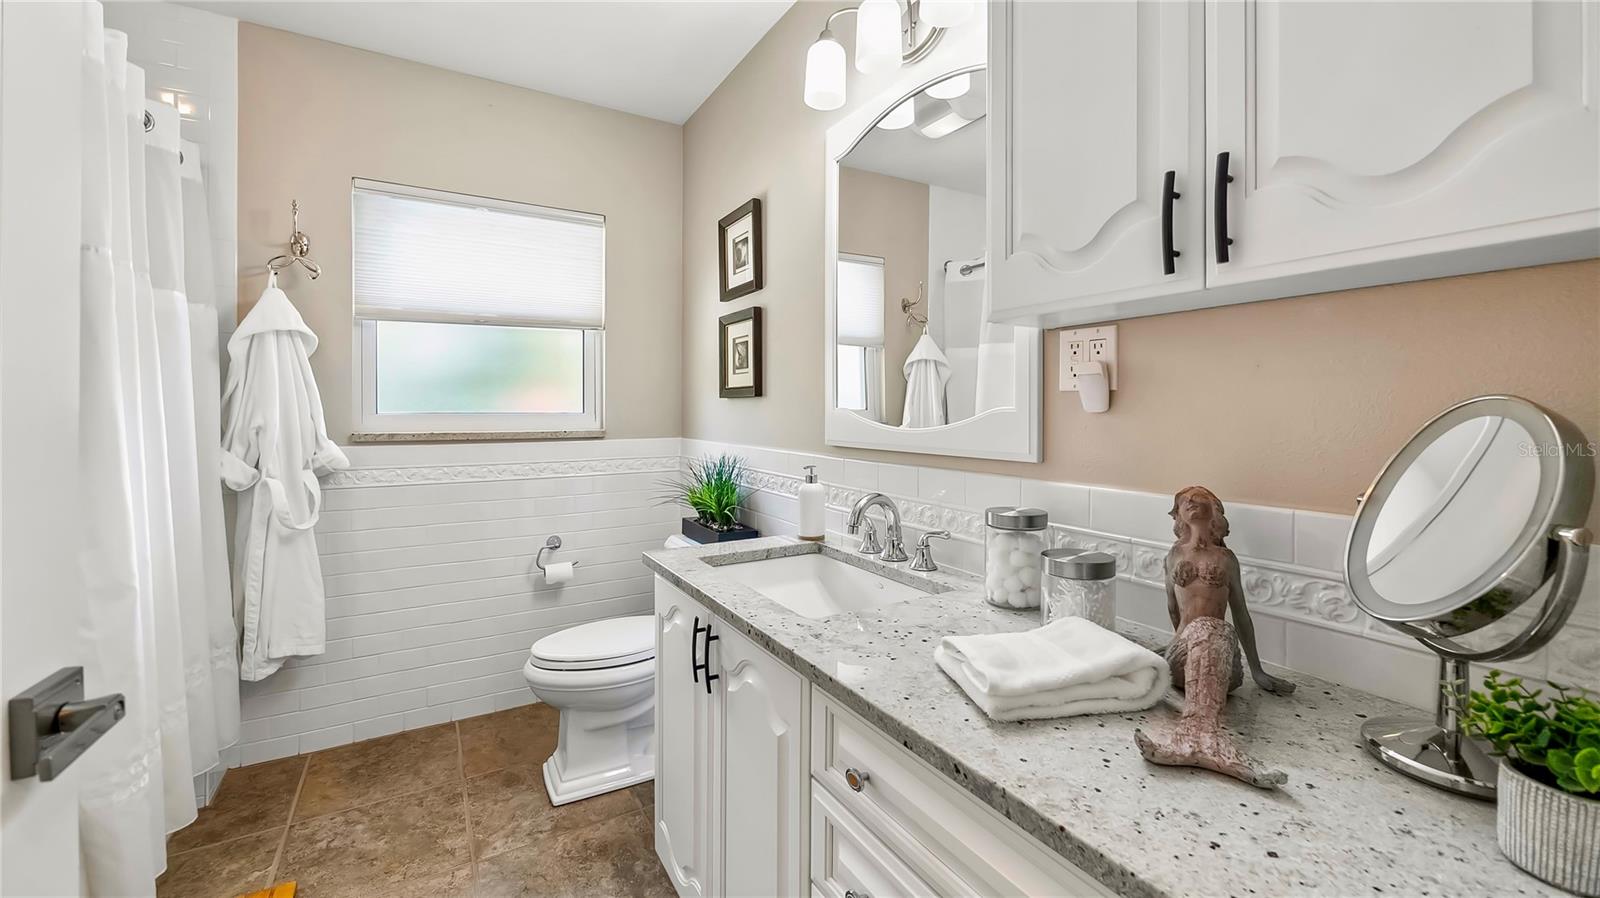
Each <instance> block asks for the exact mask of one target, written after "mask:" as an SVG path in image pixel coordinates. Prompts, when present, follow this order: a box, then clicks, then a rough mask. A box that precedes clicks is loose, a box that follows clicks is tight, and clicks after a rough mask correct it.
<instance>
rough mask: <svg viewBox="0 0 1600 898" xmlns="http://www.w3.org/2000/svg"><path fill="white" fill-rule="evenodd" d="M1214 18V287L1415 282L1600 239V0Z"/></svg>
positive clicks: (1220, 3)
mask: <svg viewBox="0 0 1600 898" xmlns="http://www.w3.org/2000/svg"><path fill="white" fill-rule="evenodd" d="M1206 16H1207V22H1206V26H1207V27H1206V79H1207V81H1206V85H1207V100H1206V103H1207V119H1208V120H1207V125H1206V143H1207V146H1206V157H1207V161H1208V164H1210V165H1211V166H1212V167H1213V168H1212V175H1213V179H1212V180H1211V181H1210V182H1209V183H1208V188H1207V194H1208V195H1207V198H1206V200H1207V203H1208V205H1211V208H1212V210H1213V213H1214V214H1215V215H1216V217H1217V222H1216V224H1215V225H1214V227H1213V234H1212V237H1213V241H1214V242H1213V243H1212V244H1211V245H1210V246H1209V247H1208V249H1209V252H1208V253H1207V258H1206V263H1207V268H1208V272H1207V283H1208V285H1209V286H1223V285H1228V284H1235V283H1242V282H1246V281H1259V280H1262V279H1266V278H1280V277H1286V276H1288V277H1292V276H1296V275H1305V274H1307V273H1312V272H1327V271H1332V270H1334V269H1351V268H1354V267H1355V266H1362V265H1371V264H1373V263H1378V264H1379V265H1385V264H1387V267H1386V268H1380V269H1379V271H1378V272H1377V275H1378V276H1377V277H1372V276H1368V277H1361V276H1360V275H1357V277H1356V280H1357V281H1363V282H1368V283H1370V282H1373V281H1375V280H1383V281H1398V280H1409V279H1413V278H1418V277H1431V276H1436V275H1443V274H1452V273H1457V272H1461V271H1472V270H1482V269H1486V268H1498V267H1510V266H1514V265H1519V264H1531V263H1534V262H1544V261H1554V260H1556V259H1559V258H1576V257H1580V256H1583V255H1594V254H1595V253H1596V249H1597V248H1600V247H1597V245H1596V238H1595V231H1594V228H1595V227H1596V210H1597V209H1600V180H1597V176H1600V114H1597V107H1596V103H1597V101H1600V66H1597V63H1600V5H1597V4H1595V3H1592V2H1590V3H1578V2H1567V0H1536V2H1443V3H1441V2H1385V3H1375V2H1374V3H1368V2H1339V3H1334V2H1296V3H1288V2H1283V3H1279V2H1240V0H1213V2H1210V3H1208V4H1207V9H1206ZM1222 153H1227V154H1228V168H1229V171H1230V174H1231V175H1232V177H1233V181H1232V183H1231V184H1228V183H1226V182H1224V183H1223V184H1222V186H1223V187H1224V188H1226V197H1225V199H1226V208H1225V211H1226V217H1227V220H1226V228H1227V233H1228V236H1229V237H1231V238H1232V239H1233V244H1232V245H1231V246H1225V247H1224V246H1220V245H1219V243H1218V242H1216V241H1220V235H1218V234H1217V233H1216V228H1217V227H1220V226H1221V225H1222V222H1221V211H1220V210H1221V207H1220V206H1218V205H1215V204H1216V203H1218V201H1219V200H1220V199H1223V198H1222V197H1219V196H1218V195H1217V193H1216V187H1217V183H1218V182H1217V181H1216V180H1215V177H1216V166H1217V159H1218V156H1219V154H1222ZM1560 235H1568V236H1567V237H1566V238H1565V239H1563V238H1562V237H1561V236H1560ZM1541 238H1542V239H1543V245H1542V246H1541V245H1539V244H1528V243H1527V241H1536V240H1540V239H1541ZM1552 238H1553V239H1552ZM1519 242H1521V243H1522V244H1523V245H1522V246H1520V247H1519V246H1517V244H1518V243H1519ZM1223 248H1225V249H1226V250H1227V256H1226V259H1227V260H1226V261H1222V259H1223V256H1222V255H1220V254H1219V252H1218V250H1219V249H1223ZM1484 248H1494V251H1493V252H1488V253H1485V252H1483V251H1482V250H1483V249H1484ZM1464 251H1465V252H1464ZM1451 253H1456V254H1458V256H1457V258H1455V259H1451V258H1449V256H1448V254H1451ZM1430 257H1431V258H1430ZM1302 283H1303V284H1304V285H1305V286H1309V287H1310V288H1312V289H1335V288H1337V287H1341V286H1351V285H1353V284H1351V283H1347V282H1340V281H1337V280H1322V281H1316V280H1312V281H1310V282H1305V281H1302ZM1298 292H1309V291H1308V290H1300V291H1298Z"/></svg>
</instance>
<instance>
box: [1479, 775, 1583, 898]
mask: <svg viewBox="0 0 1600 898" xmlns="http://www.w3.org/2000/svg"><path fill="white" fill-rule="evenodd" d="M1498 800H1499V808H1498V810H1497V811H1496V812H1495V832H1496V835H1497V836H1498V837H1499V841H1500V851H1501V852H1502V853H1504V854H1505V856H1506V858H1508V859H1509V860H1510V861H1511V862H1512V863H1513V864H1516V865H1517V866H1518V867H1521V868H1522V869H1524V870H1526V871H1528V872H1529V873H1532V874H1533V875H1534V876H1537V877H1539V878H1540V879H1542V880H1544V881H1545V882H1547V883H1550V884H1551V885H1553V886H1558V887H1560V888H1563V889H1566V890H1568V891H1570V892H1577V893H1578V894H1579V895H1584V896H1588V898H1600V799H1594V798H1587V797H1584V796H1581V795H1572V794H1570V793H1567V792H1563V791H1561V790H1560V789H1556V788H1554V787H1552V786H1546V785H1545V784H1544V783H1541V782H1539V781H1538V780H1535V779H1533V778H1532V777H1529V776H1527V775H1526V774H1524V773H1522V772H1521V771H1519V770H1517V769H1516V768H1515V767H1513V766H1511V765H1510V764H1508V763H1506V762H1505V761H1504V760H1502V761H1501V762H1500V786H1499V799H1498Z"/></svg>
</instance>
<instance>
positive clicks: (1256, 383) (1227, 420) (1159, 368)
mask: <svg viewBox="0 0 1600 898" xmlns="http://www.w3.org/2000/svg"><path fill="white" fill-rule="evenodd" d="M831 8H832V7H831V6H827V5H822V4H815V3H805V2H802V3H799V4H796V6H795V7H794V8H793V9H792V10H790V12H789V13H788V14H787V15H785V16H784V18H783V19H782V20H780V21H779V22H778V24H777V25H776V26H775V27H774V28H773V29H772V30H771V31H770V32H769V33H768V34H767V36H766V37H765V38H764V39H763V40H762V41H761V43H759V44H758V45H757V46H756V47H755V49H754V50H753V51H752V52H751V53H750V55H749V56H747V57H746V58H745V59H744V61H743V62H741V63H740V64H739V66H738V67H737V68H736V69H734V71H733V73H732V74H731V75H730V76H729V77H728V79H727V80H726V81H725V82H723V84H722V86H721V87H719V88H718V89H717V91H716V92H715V93H713V94H712V95H711V97H710V98H709V99H708V100H707V101H706V103H705V104H704V105H703V106H701V108H700V109H699V111H697V112H696V113H695V115H694V116H693V117H692V118H691V119H690V120H689V121H688V123H687V124H685V126H684V158H685V168H684V365H685V368H684V381H683V386H684V391H685V393H684V400H683V402H684V404H683V409H684V435H685V436H689V437H696V438H701V439H709V440H721V441H728V442H742V443H754V444H760V445H772V446H776V447H779V448H787V449H793V450H808V451H828V452H831V453H834V454H841V455H847V456H859V457H864V458H877V459H884V460H899V461H907V462H911V463H916V464H923V465H932V466H940V467H955V468H967V469H973V470H984V471H996V472H1004V473H1010V474H1016V475H1020V476H1026V477H1037V478H1046V479H1055V480H1067V481H1074V482H1081V483H1097V484H1107V485H1113V486H1122V487H1129V488H1138V489H1146V490H1157V491H1167V490H1175V489H1177V488H1180V487H1182V486H1185V485H1187V484H1190V483H1204V484H1207V485H1209V486H1211V487H1212V488H1213V489H1215V490H1216V491H1217V492H1218V493H1219V494H1221V495H1222V496H1224V497H1225V498H1228V499H1233V500H1237V501H1244V502H1257V503H1263V504H1273V505H1286V506H1294V507H1299V508H1310V509H1321V510H1325V511H1336V512H1345V513H1348V512H1350V511H1351V510H1352V508H1353V502H1352V500H1353V498H1354V496H1355V495H1356V494H1357V493H1358V492H1359V491H1361V490H1362V489H1364V488H1365V487H1366V485H1367V484H1368V483H1369V482H1370V480H1371V479H1372V477H1373V476H1374V475H1376V473H1377V470H1378V467H1379V466H1380V465H1382V463H1383V462H1384V461H1385V460H1386V459H1387V458H1388V457H1389V455H1390V454H1391V453H1393V452H1394V451H1395V450H1396V449H1398V448H1399V446H1400V445H1401V444H1402V443H1403V442H1404V441H1405V440H1406V438H1407V437H1409V436H1410V434H1411V433H1412V432H1413V431H1414V430H1415V429H1416V428H1417V427H1418V426H1420V425H1421V424H1422V423H1423V421H1424V420H1425V419H1426V418H1427V417H1428V416H1430V415H1432V414H1434V413H1436V412H1438V411H1440V410H1442V409H1443V408H1444V407H1446V406H1447V405H1449V404H1451V403H1453V402H1456V401H1458V400H1461V399H1465V398H1468V397H1471V396H1473V395H1477V394H1480V393H1489V392H1505V393H1514V394H1518V395H1521V396H1524V397H1526V398H1528V399H1531V400H1533V401H1535V402H1539V403H1541V404H1544V405H1546V406H1548V407H1550V408H1552V409H1554V410H1555V411H1557V412H1559V413H1560V414H1562V415H1564V416H1566V417H1568V418H1569V419H1571V420H1572V421H1573V422H1574V423H1575V424H1577V425H1578V426H1579V427H1580V428H1581V429H1582V430H1583V431H1584V432H1585V433H1586V434H1588V436H1589V437H1590V438H1591V439H1600V348H1597V347H1600V262H1595V261H1588V262H1576V263H1569V264H1564V265H1553V266H1547V267H1543V268H1533V269H1524V270H1518V271H1504V272H1492V273H1488V274H1481V275H1473V276H1469V277H1461V278H1450V279H1445V280H1437V281H1427V282H1421V283H1413V284H1400V285H1393V286H1386V287H1374V288H1369V289H1364V290H1353V291H1348V292H1345V293H1339V294H1326V295H1321V296H1314V297H1304V298H1298V299H1290V300H1279V301H1275V302H1265V303H1255V304H1251V305H1243V306H1231V307H1227V308H1219V309H1209V310H1204V311H1197V312H1185V313H1180V314H1173V315H1164V316H1159V317H1154V318H1145V319H1138V320H1132V321H1126V322H1123V323H1122V324H1121V329H1120V333H1119V354H1120V356H1121V358H1120V365H1121V371H1120V373H1119V375H1118V386H1119V388H1120V389H1118V390H1117V392H1116V393H1114V394H1113V397H1112V406H1111V411H1110V412H1108V413H1106V414H1103V415H1087V414H1085V413H1084V412H1083V411H1082V408H1081V406H1080V405H1079V403H1078V398H1077V396H1076V394H1073V393H1061V392H1058V391H1056V390H1055V389H1054V386H1053V382H1052V378H1051V376H1050V375H1049V374H1047V375H1046V388H1045V392H1044V421H1045V450H1044V462H1043V463H1042V464H1038V465H1026V464H1011V463H1002V462H979V461H970V460H964V459H954V458H944V457H940V456H913V455H904V456H898V457H897V456H895V455H893V454H889V453H873V452H866V451H855V450H839V449H829V448H828V447H825V446H824V444H823V440H822V403H823V395H822V394H823V386H822V376H821V372H820V371H819V360H820V359H821V357H822V346H823V344H822V340H823V335H822V328H823V309H822V303H823V284H822V277H823V265H822V261H823V260H822V252H823V250H822V227H823V221H822V214H823V199H822V192H823V135H824V133H825V132H826V130H827V128H828V126H829V125H831V124H832V123H833V122H834V121H836V120H837V119H838V118H839V117H841V116H843V115H844V114H846V113H847V112H848V111H849V107H847V108H846V109H843V110H839V111H837V112H833V113H820V112H814V111H812V110H810V109H808V108H806V106H805V105H804V104H803V103H802V102H801V96H800V92H801V72H802V66H803V62H804V59H805V49H806V47H807V46H808V45H809V44H810V43H811V42H812V41H813V40H815V39H816V35H817V32H818V31H819V30H820V29H821V27H822V22H823V19H824V18H826V16H827V15H828V13H829V12H830V11H831ZM846 27H847V28H848V26H846ZM841 37H843V38H844V39H845V40H846V42H847V46H848V45H849V43H848V42H849V40H850V38H849V36H848V35H841ZM851 76H852V81H851V83H850V99H851V103H852V104H855V103H859V102H860V100H861V99H862V98H863V97H868V96H871V95H872V94H873V93H875V92H876V91H875V90H874V85H873V84H872V83H870V79H864V78H861V77H859V76H856V75H855V73H854V72H852V73H851ZM882 83H883V82H882V80H881V79H880V80H878V81H877V84H878V85H881V84H882ZM751 196H761V197H764V203H765V207H766V222H765V225H766V239H767V270H766V276H767V277H766V288H765V289H764V290H762V291H761V292H759V293H756V294H753V295H752V296H751V297H749V299H748V301H750V302H754V303H759V304H760V305H761V306H763V307H764V308H765V309H766V314H767V316H768V317H767V328H768V334H769V340H768V351H767V356H766V364H767V370H766V396H765V398H762V399H737V400H727V399H718V398H717V390H716V327H715V325H716V315H717V310H716V306H717V302H716V288H717V281H716V258H717V254H716V246H715V233H716V222H717V219H718V218H719V217H720V216H722V215H723V214H725V213H726V212H727V211H728V210H729V209H733V208H735V207H737V206H738V205H739V204H740V203H741V202H743V201H744V200H745V199H748V198H749V197H751ZM776 335H781V339H774V338H773V337H774V336H776ZM1056 364H1057V343H1056V339H1055V337H1054V335H1052V334H1047V335H1046V341H1045V371H1046V372H1053V371H1055V370H1056ZM1597 506H1600V503H1597ZM1591 524H1592V525H1600V507H1597V510H1596V511H1595V512H1594V513H1593V514H1591Z"/></svg>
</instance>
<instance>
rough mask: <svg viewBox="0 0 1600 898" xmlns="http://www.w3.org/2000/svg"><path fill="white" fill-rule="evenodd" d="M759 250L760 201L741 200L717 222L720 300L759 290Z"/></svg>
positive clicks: (760, 246) (760, 278) (760, 256)
mask: <svg viewBox="0 0 1600 898" xmlns="http://www.w3.org/2000/svg"><path fill="white" fill-rule="evenodd" d="M763 250H764V247H763V246H762V243H761V201H760V200H758V199H753V200H751V201H750V202H748V203H745V204H744V205H743V206H740V207H739V208H737V209H735V210H733V211H732V212H729V213H728V214H727V215H724V216H723V217H722V220H721V221H719V222H717V262H718V268H719V276H718V280H719V282H720V283H721V285H722V301H723V302H727V301H729V300H732V299H738V298H739V297H741V296H746V295H748V294H751V293H754V292H756V291H757V290H760V289H761V284H762V273H761V266H762V259H763V258H764V257H765V255H766V254H765V252H764V251H763Z"/></svg>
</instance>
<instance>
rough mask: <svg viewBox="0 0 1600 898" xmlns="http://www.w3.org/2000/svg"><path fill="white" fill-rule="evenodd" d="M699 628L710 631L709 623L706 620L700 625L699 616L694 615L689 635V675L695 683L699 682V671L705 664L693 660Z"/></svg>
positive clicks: (698, 638) (698, 639) (698, 640)
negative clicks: (692, 630) (703, 624)
mask: <svg viewBox="0 0 1600 898" xmlns="http://www.w3.org/2000/svg"><path fill="white" fill-rule="evenodd" d="M701 630H704V631H705V632H707V633H710V632H711V624H710V623H709V622H708V623H707V624H706V625H705V626H704V627H702V626H700V618H699V617H698V616H696V617H695V619H694V633H692V634H691V635H690V636H689V676H690V677H693V678H694V682H696V683H698V682H700V671H701V670H702V669H703V668H705V666H706V665H704V664H701V663H700V662H699V661H696V660H694V653H695V648H696V646H698V644H699V642H700V631H701ZM707 660H708V661H709V660H710V659H709V658H708V659H707Z"/></svg>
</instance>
